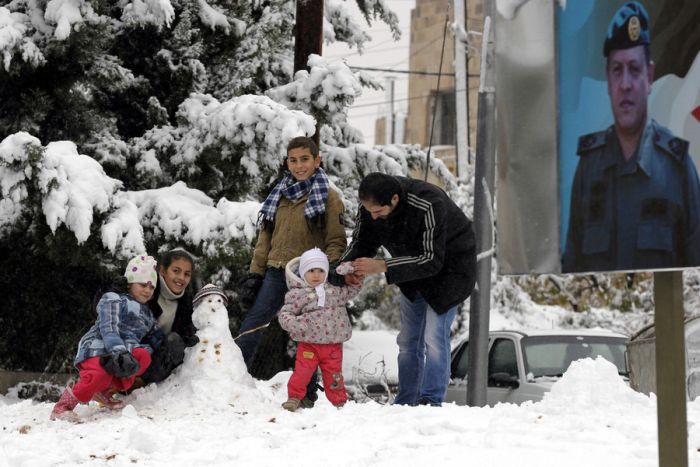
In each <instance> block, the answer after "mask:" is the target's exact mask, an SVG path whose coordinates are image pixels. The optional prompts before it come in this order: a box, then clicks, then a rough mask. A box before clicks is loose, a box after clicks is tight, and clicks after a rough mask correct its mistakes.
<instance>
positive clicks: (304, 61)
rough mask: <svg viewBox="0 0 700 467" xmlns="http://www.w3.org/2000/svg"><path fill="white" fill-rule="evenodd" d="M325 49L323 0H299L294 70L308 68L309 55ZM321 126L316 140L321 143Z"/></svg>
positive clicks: (319, 52)
mask: <svg viewBox="0 0 700 467" xmlns="http://www.w3.org/2000/svg"><path fill="white" fill-rule="evenodd" d="M322 50H323V0H297V8H296V23H295V25H294V72H295V73H296V72H297V71H299V70H308V61H309V55H311V54H317V55H321V53H322ZM319 139H320V134H319V128H318V126H317V127H316V134H314V140H315V142H316V144H318V143H319Z"/></svg>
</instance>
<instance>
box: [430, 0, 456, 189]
mask: <svg viewBox="0 0 700 467" xmlns="http://www.w3.org/2000/svg"><path fill="white" fill-rule="evenodd" d="M449 21H450V4H449V3H448V4H447V12H446V13H445V26H444V28H443V32H442V50H441V52H440V66H439V67H438V78H437V86H436V89H435V95H436V96H439V95H440V77H441V74H442V62H443V59H444V58H445V41H446V39H447V24H448V23H449ZM437 107H438V106H437V101H436V102H434V103H433V122H432V123H431V125H430V138H429V140H428V153H427V154H426V156H425V181H426V182H427V181H428V172H429V171H430V150H431V149H432V148H433V132H434V131H435V120H436V117H437Z"/></svg>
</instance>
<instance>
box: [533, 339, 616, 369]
mask: <svg viewBox="0 0 700 467" xmlns="http://www.w3.org/2000/svg"><path fill="white" fill-rule="evenodd" d="M626 341H627V340H626V339H625V338H624V337H602V336H576V335H571V336H561V335H559V336H530V337H524V338H523V339H522V340H521V344H522V348H523V354H524V357H525V370H526V372H527V373H528V376H530V375H531V377H532V378H539V377H543V376H561V375H563V374H564V372H565V371H566V370H567V368H569V365H570V364H571V362H572V361H575V360H578V359H581V358H587V357H590V358H596V357H597V356H601V357H603V358H605V359H606V360H608V361H610V362H612V363H613V364H615V366H616V367H617V372H618V373H619V374H620V375H623V376H628V373H627V366H626V365H625V344H626Z"/></svg>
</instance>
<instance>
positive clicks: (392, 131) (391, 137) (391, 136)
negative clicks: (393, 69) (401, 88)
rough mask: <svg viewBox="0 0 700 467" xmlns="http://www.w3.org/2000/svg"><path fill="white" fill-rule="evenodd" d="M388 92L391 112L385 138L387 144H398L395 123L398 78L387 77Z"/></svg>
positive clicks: (388, 112) (387, 118) (389, 112)
mask: <svg viewBox="0 0 700 467" xmlns="http://www.w3.org/2000/svg"><path fill="white" fill-rule="evenodd" d="M385 79H386V92H387V96H386V97H387V102H389V110H388V111H387V114H386V128H385V135H386V136H385V138H384V141H385V142H386V144H394V143H395V142H396V124H395V123H394V82H395V81H396V78H395V77H394V76H387V77H386V78H385Z"/></svg>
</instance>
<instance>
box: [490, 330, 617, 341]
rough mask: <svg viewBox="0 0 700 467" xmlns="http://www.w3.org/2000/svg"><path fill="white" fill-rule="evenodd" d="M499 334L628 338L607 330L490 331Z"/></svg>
mask: <svg viewBox="0 0 700 467" xmlns="http://www.w3.org/2000/svg"><path fill="white" fill-rule="evenodd" d="M497 332H506V333H516V334H520V335H522V336H589V337H592V336H595V337H622V338H625V339H627V337H628V336H625V335H624V334H620V333H617V332H613V331H609V330H607V329H518V330H514V329H502V330H493V331H490V334H494V333H497Z"/></svg>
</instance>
